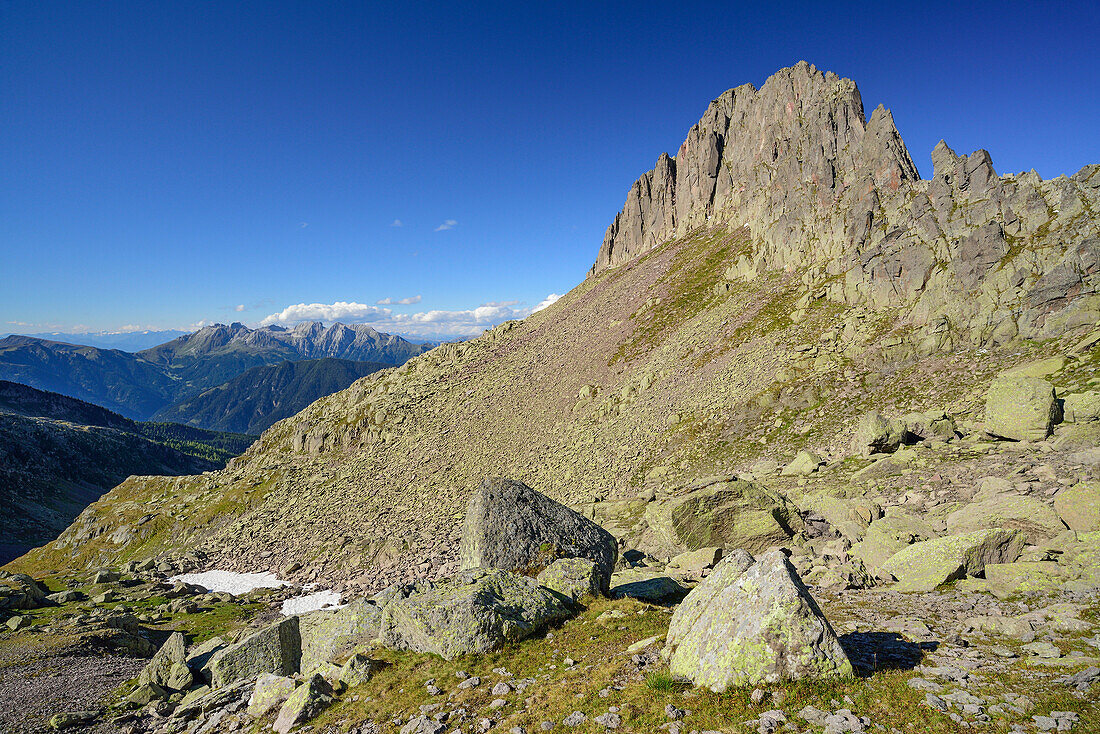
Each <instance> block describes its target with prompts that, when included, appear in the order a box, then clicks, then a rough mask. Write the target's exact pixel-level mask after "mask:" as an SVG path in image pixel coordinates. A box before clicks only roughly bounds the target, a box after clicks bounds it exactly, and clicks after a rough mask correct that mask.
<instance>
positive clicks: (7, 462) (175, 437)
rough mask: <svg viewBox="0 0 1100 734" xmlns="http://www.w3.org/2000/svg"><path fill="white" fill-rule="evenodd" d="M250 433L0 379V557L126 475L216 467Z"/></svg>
mask: <svg viewBox="0 0 1100 734" xmlns="http://www.w3.org/2000/svg"><path fill="white" fill-rule="evenodd" d="M254 438H255V437H254V436H244V435H239V434H229V433H219V432H216V431H206V430H202V429H197V428H192V427H189V426H181V425H175V424H170V423H138V422H135V421H132V420H129V419H128V418H125V417H123V416H121V415H118V414H117V413H113V412H111V411H109V410H106V409H105V408H102V407H100V406H98V405H91V404H89V403H86V402H84V401H81V400H76V399H74V398H70V397H66V396H64V395H60V394H58V393H53V392H46V391H42V390H36V389H35V388H32V387H28V386H26V385H20V384H18V383H14V382H8V381H6V380H0V507H3V508H4V512H3V513H0V538H3V543H2V544H0V563H4V562H6V561H8V560H10V559H11V558H14V557H15V556H16V555H19V554H20V553H22V552H24V551H26V550H28V549H30V548H32V547H34V546H37V545H40V544H42V543H45V542H46V541H48V540H50V539H51V538H53V537H54V536H56V535H57V533H58V532H60V530H61V529H63V528H64V527H65V526H66V525H68V524H69V523H70V522H72V520H73V519H74V518H75V517H76V516H77V515H78V514H79V513H80V512H81V510H83V509H84V508H85V507H86V506H87V505H88V504H89V503H90V502H93V501H95V500H96V499H97V498H98V497H99V496H100V495H101V494H103V492H105V491H107V490H108V489H110V488H111V487H114V486H115V485H116V484H118V483H119V482H121V481H122V480H124V479H125V478H126V477H128V476H131V475H135V474H136V475H150V474H157V475H180V474H194V473H197V472H203V471H209V470H212V469H218V468H221V467H223V466H225V463H226V462H227V461H228V460H229V459H230V458H232V457H234V456H237V455H238V454H240V453H242V452H243V451H244V450H245V449H246V448H248V446H249V444H251V443H252V441H253V440H254Z"/></svg>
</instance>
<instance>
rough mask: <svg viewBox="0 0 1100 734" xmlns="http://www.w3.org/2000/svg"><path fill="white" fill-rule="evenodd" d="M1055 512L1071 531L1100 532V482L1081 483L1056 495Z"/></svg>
mask: <svg viewBox="0 0 1100 734" xmlns="http://www.w3.org/2000/svg"><path fill="white" fill-rule="evenodd" d="M1054 510H1055V512H1057V513H1058V517H1060V518H1061V519H1062V522H1064V523H1065V524H1066V527H1068V528H1069V529H1070V530H1075V531H1077V532H1079V533H1091V532H1094V531H1097V530H1100V482H1081V483H1079V484H1075V485H1074V486H1072V487H1067V488H1066V489H1063V490H1062V491H1060V492H1059V493H1058V494H1056V495H1054Z"/></svg>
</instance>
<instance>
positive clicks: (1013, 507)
mask: <svg viewBox="0 0 1100 734" xmlns="http://www.w3.org/2000/svg"><path fill="white" fill-rule="evenodd" d="M976 499H977V498H976ZM988 528H1007V529H1009V530H1019V531H1021V532H1022V533H1023V534H1024V538H1025V539H1026V540H1027V542H1029V543H1031V544H1033V545H1034V544H1036V543H1038V542H1040V541H1042V540H1047V539H1050V538H1053V537H1055V536H1056V535H1058V534H1059V533H1061V532H1062V531H1064V530H1065V529H1066V526H1065V525H1063V524H1062V521H1061V520H1060V519H1059V518H1058V515H1057V514H1056V513H1055V511H1054V510H1052V509H1051V507H1050V505H1048V504H1047V503H1045V502H1043V501H1042V500H1040V499H1038V498H1037V497H1029V496H1027V495H1020V494H1013V493H1006V494H995V495H992V496H989V497H985V498H982V499H980V500H979V501H977V502H970V503H967V504H965V505H963V506H962V507H960V508H959V509H957V510H955V511H954V512H952V513H951V514H950V515H948V516H947V531H948V532H949V533H950V534H951V535H959V534H962V533H968V532H971V531H973V530H984V529H988Z"/></svg>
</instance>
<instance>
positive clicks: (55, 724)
mask: <svg viewBox="0 0 1100 734" xmlns="http://www.w3.org/2000/svg"><path fill="white" fill-rule="evenodd" d="M97 718H99V712H98V711H66V712H64V713H60V714H54V715H53V716H51V717H50V719H49V721H48V722H46V724H47V726H49V727H50V728H51V729H54V730H55V731H61V730H64V729H72V728H74V727H77V726H88V725H89V724H91V723H92V722H94V721H95V720H96V719H97Z"/></svg>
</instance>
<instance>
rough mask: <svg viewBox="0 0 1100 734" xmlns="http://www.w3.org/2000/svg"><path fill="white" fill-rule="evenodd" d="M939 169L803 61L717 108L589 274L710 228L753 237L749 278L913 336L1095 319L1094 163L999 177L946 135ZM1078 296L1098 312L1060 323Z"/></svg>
mask: <svg viewBox="0 0 1100 734" xmlns="http://www.w3.org/2000/svg"><path fill="white" fill-rule="evenodd" d="M932 162H933V166H934V171H935V173H934V176H933V178H932V180H930V181H923V180H921V179H920V176H919V175H918V173H917V170H916V167H915V166H914V165H913V161H912V159H911V158H910V156H909V153H908V151H907V150H906V148H905V144H904V143H903V142H902V139H901V136H900V135H899V134H898V131H897V128H896V127H895V126H894V121H893V118H892V116H891V115H890V112H889V111H887V110H885V109H884V108H883V107H881V106H880V107H878V108H877V109H875V111H874V112H873V113H872V114H871V118H870V120H867V119H866V118H865V115H864V110H863V102H862V100H861V98H860V94H859V90H858V89H857V88H856V85H855V83H854V82H852V81H851V80H848V79H841V78H839V77H837V76H836V75H835V74H833V73H831V72H824V73H823V72H821V71H819V70H818V69H816V68H815V67H813V66H811V65H809V64H807V63H805V62H800V63H799V64H798V65H796V66H793V67H791V68H787V69H781V70H780V71H778V72H776V73H775V74H774V75H773V76H771V77H770V78H769V79H768V80H767V81H766V82H765V83H764V85H763V86H762V87H761V88H760V89H759V90H757V89H756V88H754V87H753V86H752V85H748V84H746V85H742V86H740V87H737V88H736V89H731V90H730V91H728V92H726V93H725V94H723V95H722V96H720V97H719V98H718V99H716V100H714V101H713V102H711V104H710V106H709V107H708V108H707V111H706V112H705V113H704V114H703V117H702V119H701V120H700V121H699V122H698V123H697V124H696V125H695V127H693V128H692V129H691V130H690V131H689V133H688V135H687V138H686V139H685V140H684V143H683V144H682V145H681V146H680V149H679V151H678V152H677V154H676V157H675V158H670V157H668V155H666V154H661V156H660V158H658V160H657V164H656V166H655V167H654V169H653V170H652V171H649V172H647V173H645V174H644V175H643V176H642V177H641V178H639V179H638V180H637V181H636V182H635V184H634V185H633V187H631V189H630V192H629V193H628V195H627V200H626V203H625V204H624V205H623V209H622V211H621V212H619V214H618V215H617V216H616V217H615V220H614V221H613V222H612V224H611V226H609V227H608V229H607V233H606V235H605V237H604V241H603V245H602V247H601V248H600V252H599V256H598V257H597V258H596V262H595V264H594V265H593V266H592V270H591V271H590V274H591V275H595V274H598V273H600V272H601V271H603V270H606V269H607V268H612V267H616V266H618V265H621V264H623V263H625V262H627V261H630V260H632V259H633V258H635V257H638V256H639V255H641V254H643V253H645V252H647V251H649V250H651V249H652V248H654V247H656V246H658V245H660V244H662V243H664V242H668V241H670V240H673V239H676V238H679V237H682V236H685V235H687V234H688V233H690V232H692V231H693V230H696V229H698V228H701V227H713V226H717V227H723V228H726V229H731V228H732V229H740V228H742V227H744V228H746V229H747V230H748V231H749V233H750V234H751V239H752V242H753V245H752V251H751V252H748V253H745V254H743V255H742V256H741V257H742V259H743V261H744V262H742V263H740V264H739V265H740V267H739V270H740V272H742V273H744V272H750V271H751V272H752V273H754V274H755V273H756V272H757V271H759V270H761V269H765V268H770V269H773V270H791V269H804V268H805V269H808V270H809V272H810V276H812V279H813V281H814V282H815V283H816V282H821V283H822V287H823V288H825V289H826V290H827V291H828V296H829V298H830V299H831V300H834V301H837V302H843V303H846V304H849V305H871V306H872V307H892V306H897V305H899V304H901V303H908V304H909V305H910V306H911V309H912V313H913V316H914V322H915V323H916V325H918V326H919V325H920V324H921V323H931V322H932V321H935V320H937V319H941V320H942V319H944V318H946V319H947V322H948V323H950V324H951V325H952V327H953V328H956V329H958V330H960V331H969V332H971V334H973V335H975V336H976V337H977V338H976V339H975V341H979V342H987V341H993V342H996V343H1001V342H1004V341H1007V340H1009V339H1012V338H1014V337H1016V336H1017V335H1020V336H1043V335H1049V334H1052V333H1057V332H1059V330H1062V329H1064V328H1066V324H1067V322H1068V324H1069V325H1070V326H1072V325H1074V324H1076V323H1084V322H1087V321H1088V320H1089V319H1093V320H1094V318H1095V314H1096V307H1095V300H1096V299H1095V294H1097V292H1098V291H1100V263H1098V260H1100V239H1098V238H1100V223H1098V221H1097V216H1096V212H1098V211H1100V166H1097V165H1090V166H1086V167H1085V168H1082V169H1081V171H1079V172H1078V173H1077V174H1075V175H1073V176H1071V177H1065V176H1061V177H1059V178H1057V179H1053V180H1051V181H1043V180H1042V179H1040V178H1039V176H1038V175H1037V174H1036V173H1035V172H1034V171H1032V172H1030V173H1022V174H1018V175H1008V176H999V175H998V174H997V172H996V171H995V170H994V168H993V162H992V159H991V158H990V155H989V153H988V152H987V151H985V150H978V151H976V152H974V153H972V154H970V155H962V156H960V155H957V154H956V153H955V152H954V151H953V150H951V148H949V147H948V146H947V144H946V143H944V142H943V141H941V142H940V143H939V144H938V145H937V146H936V148H935V150H933V151H932ZM1025 252H1026V254H1023V255H1022V254H1021V253H1025ZM841 275H842V276H843V281H844V282H843V283H840V282H837V281H838V279H836V278H834V282H833V283H832V284H828V283H826V282H825V281H826V280H827V279H828V278H830V277H833V276H841ZM715 277H716V278H720V277H721V274H719V273H715ZM726 277H727V278H731V279H733V278H736V277H737V274H736V273H734V274H730V273H727V274H726ZM1082 295H1084V296H1089V295H1091V296H1093V298H1092V302H1093V303H1092V305H1089V304H1087V303H1086V304H1084V305H1082V304H1081V303H1078V304H1077V306H1078V311H1079V312H1078V313H1077V314H1074V315H1069V316H1063V317H1062V318H1059V319H1053V320H1052V319H1051V318H1050V315H1051V313H1052V312H1061V311H1063V310H1064V309H1065V308H1066V307H1067V306H1068V305H1071V302H1072V301H1074V300H1075V299H1078V297H1079V296H1082Z"/></svg>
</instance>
